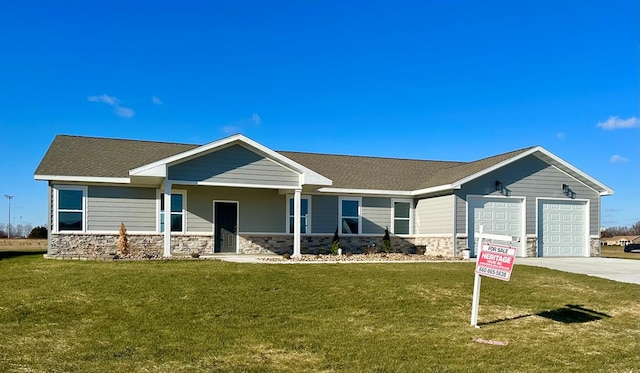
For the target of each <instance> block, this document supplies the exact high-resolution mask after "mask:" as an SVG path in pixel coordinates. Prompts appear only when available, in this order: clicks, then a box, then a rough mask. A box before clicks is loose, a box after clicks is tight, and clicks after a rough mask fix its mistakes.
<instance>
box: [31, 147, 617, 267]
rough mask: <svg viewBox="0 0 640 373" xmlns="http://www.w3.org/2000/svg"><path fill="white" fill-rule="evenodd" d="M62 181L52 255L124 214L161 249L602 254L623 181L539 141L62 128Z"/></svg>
mask: <svg viewBox="0 0 640 373" xmlns="http://www.w3.org/2000/svg"><path fill="white" fill-rule="evenodd" d="M35 179H36V180H44V181H47V183H48V204H47V206H48V220H49V221H48V224H49V227H51V229H50V235H49V244H48V256H50V257H57V256H67V255H74V256H91V255H106V254H108V253H110V252H113V251H114V250H115V247H116V241H117V239H118V228H119V226H120V222H124V224H125V226H126V228H127V231H128V238H129V242H130V244H131V245H132V246H133V247H137V248H138V249H141V250H145V251H147V252H154V253H156V254H158V255H164V256H172V255H185V254H189V253H191V252H193V251H198V252H199V253H200V254H203V255H206V254H215V253H267V252H275V253H283V252H287V251H288V252H293V254H294V255H299V254H300V253H305V252H313V251H315V250H317V249H319V248H323V247H325V248H326V247H330V246H331V241H332V237H333V234H334V232H335V231H336V230H337V231H338V233H339V235H340V243H341V246H342V247H343V248H344V250H346V251H349V250H352V251H358V250H362V248H364V247H366V246H368V245H371V244H373V243H377V244H378V245H379V243H380V241H381V238H382V235H383V234H384V231H385V228H387V227H388V229H389V231H390V232H391V234H392V242H393V246H394V247H395V248H396V249H407V248H415V247H424V248H425V250H426V254H427V255H443V256H447V257H451V256H457V255H458V254H459V253H460V252H461V250H462V249H463V248H465V247H469V248H470V249H471V250H472V255H473V253H474V250H475V249H476V248H475V247H474V238H475V237H474V234H475V232H478V231H479V227H480V226H481V225H482V226H483V227H484V231H485V232H486V233H495V234H501V235H508V236H512V237H513V242H512V244H513V245H515V246H516V247H517V248H518V251H517V255H518V256H528V257H535V256H543V257H546V256H598V255H600V238H599V237H600V236H599V233H600V232H599V227H600V197H601V196H606V195H611V194H613V190H612V189H611V188H609V187H607V186H606V185H604V184H602V183H601V182H599V181H597V180H595V179H594V178H593V177H591V176H589V175H587V174H586V173H584V172H582V171H581V170H579V169H577V168H576V167H574V166H572V165H571V164H569V163H568V162H566V161H564V160H563V159H561V158H559V157H558V156H556V155H554V154H552V153H551V152H549V151H547V150H545V149H544V148H542V147H539V146H534V147H529V148H525V149H520V150H516V151H512V152H509V153H505V154H499V155H496V156H492V157H489V158H485V159H480V160H477V161H473V162H445V161H426V160H412V159H394V158H377V157H361V156H345V155H331V154H313V153H300V152H285V151H275V150H272V149H270V148H268V147H266V146H264V145H262V144H259V143H257V142H256V141H254V140H251V139H249V138H247V137H245V136H243V135H239V134H238V135H233V136H230V137H227V138H224V139H221V140H218V141H214V142H212V143H209V144H206V145H202V146H199V145H189V144H175V143H163V142H149V141H137V140H120V139H109V138H93V137H78V136H66V135H59V136H56V137H55V139H54V140H53V142H52V144H51V146H50V147H49V149H48V151H47V153H46V154H45V156H44V157H43V159H42V161H41V163H40V165H39V166H38V168H37V170H36V172H35Z"/></svg>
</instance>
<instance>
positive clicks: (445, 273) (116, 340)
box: [0, 254, 640, 372]
mask: <svg viewBox="0 0 640 373" xmlns="http://www.w3.org/2000/svg"><path fill="white" fill-rule="evenodd" d="M473 268H474V267H473V264H472V263H465V262H455V263H406V264H296V265H276V264H233V263H222V262H216V261H189V260H184V261H156V262H90V261H59V260H45V259H42V256H41V254H37V255H33V254H27V255H22V256H11V257H8V258H7V257H2V256H0V282H1V283H2V287H1V290H0V371H3V372H122V371H127V372H302V371H321V372H423V371H424V372H428V371H434V372H467V371H473V372H506V371H509V372H533V371H535V372H541V371H547V372H583V371H590V372H599V371H601V372H630V371H638V369H639V367H640V354H639V353H638V352H639V351H640V342H639V341H640V286H639V285H633V284H626V283H617V282H614V281H609V280H605V279H600V278H596V277H588V276H581V275H576V274H569V273H562V272H558V271H553V270H549V269H544V268H538V267H528V266H518V265H517V264H516V267H515V269H514V272H513V275H512V277H511V281H510V282H502V281H498V280H493V279H484V280H483V286H482V297H481V302H480V317H479V321H480V323H481V326H482V327H481V328H480V329H475V328H472V327H471V326H469V318H470V309H471V296H472V287H473ZM474 339H480V340H484V341H499V342H507V343H508V344H507V345H506V346H500V345H492V344H486V343H478V342H475V341H474Z"/></svg>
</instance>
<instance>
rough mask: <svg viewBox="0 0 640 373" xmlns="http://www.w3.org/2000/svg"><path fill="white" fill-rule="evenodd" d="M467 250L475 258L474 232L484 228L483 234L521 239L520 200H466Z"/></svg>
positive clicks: (478, 198) (477, 198)
mask: <svg viewBox="0 0 640 373" xmlns="http://www.w3.org/2000/svg"><path fill="white" fill-rule="evenodd" d="M468 213H469V218H468V227H467V232H468V236H469V242H468V244H469V248H470V249H471V255H474V256H475V253H476V251H475V245H476V239H475V234H474V233H475V232H479V231H480V226H481V225H482V226H484V233H493V234H502V235H506V236H516V237H523V236H524V235H523V231H522V229H523V220H522V219H523V217H522V200H521V199H519V198H495V197H469V198H468Z"/></svg>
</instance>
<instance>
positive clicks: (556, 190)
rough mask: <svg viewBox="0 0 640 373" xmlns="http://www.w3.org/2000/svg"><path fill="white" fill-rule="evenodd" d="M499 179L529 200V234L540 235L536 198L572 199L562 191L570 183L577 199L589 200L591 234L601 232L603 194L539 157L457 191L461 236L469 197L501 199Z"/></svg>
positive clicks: (457, 212)
mask: <svg viewBox="0 0 640 373" xmlns="http://www.w3.org/2000/svg"><path fill="white" fill-rule="evenodd" d="M496 180H499V181H501V182H502V184H503V185H504V187H505V188H506V189H507V190H508V191H509V193H510V194H511V196H512V197H525V198H526V206H525V208H526V233H527V234H536V211H537V206H536V198H557V199H560V200H562V199H566V200H571V198H569V197H567V196H565V195H564V193H563V192H562V184H567V185H569V187H570V188H571V190H573V192H574V193H575V199H577V200H589V217H590V222H589V231H590V234H591V235H598V234H599V232H600V213H599V211H600V194H599V193H598V192H596V191H594V190H593V189H590V188H589V187H587V186H586V185H584V184H582V183H580V182H578V181H577V180H576V179H574V178H572V177H571V176H569V175H567V174H565V173H563V172H562V171H560V170H558V169H557V168H555V167H553V166H550V165H549V164H547V163H546V162H543V161H542V160H540V159H539V158H537V157H535V156H533V155H532V156H529V157H526V158H523V159H521V160H519V161H517V162H515V163H512V164H510V165H508V166H505V167H502V168H500V169H498V170H496V171H494V172H491V173H490V174H488V175H485V176H483V177H481V178H479V179H476V180H473V181H471V182H469V183H467V184H465V185H463V187H462V189H461V190H459V191H456V195H457V196H458V198H459V199H458V200H457V203H456V219H457V220H456V227H457V232H458V233H466V231H467V227H466V222H467V220H466V213H467V210H466V202H465V198H466V197H465V196H466V195H469V194H472V195H493V196H501V195H502V194H501V193H500V192H497V191H496V190H495V182H496Z"/></svg>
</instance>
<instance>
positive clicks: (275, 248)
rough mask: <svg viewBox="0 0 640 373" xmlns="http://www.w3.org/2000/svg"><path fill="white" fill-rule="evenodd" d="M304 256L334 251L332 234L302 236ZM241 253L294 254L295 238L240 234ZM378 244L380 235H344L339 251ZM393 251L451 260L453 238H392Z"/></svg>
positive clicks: (380, 240)
mask: <svg viewBox="0 0 640 373" xmlns="http://www.w3.org/2000/svg"><path fill="white" fill-rule="evenodd" d="M300 240H301V242H300V252H301V253H302V254H328V253H330V252H331V245H332V240H333V235H312V236H307V235H304V236H301V238H300ZM239 245H240V252H241V253H243V254H271V253H275V254H280V255H281V254H284V253H293V236H292V235H266V234H265V235H241V236H240V242H239ZM372 245H375V246H376V248H377V250H378V251H380V250H381V248H382V237H380V236H341V237H340V248H342V251H343V253H353V254H360V253H364V252H366V251H367V250H368V249H369V247H372ZM391 247H392V250H393V251H394V252H407V253H416V252H418V251H422V250H424V252H425V254H426V255H431V256H437V255H440V256H444V257H451V256H452V254H453V239H452V238H451V237H398V236H395V237H391Z"/></svg>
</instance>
